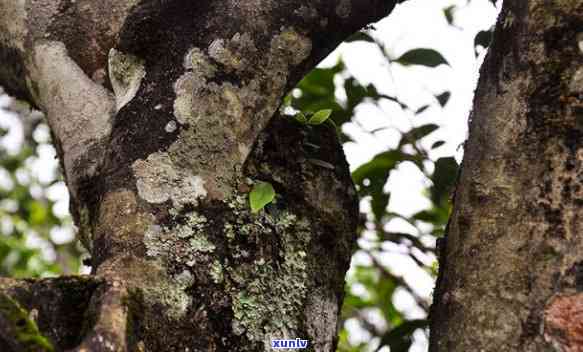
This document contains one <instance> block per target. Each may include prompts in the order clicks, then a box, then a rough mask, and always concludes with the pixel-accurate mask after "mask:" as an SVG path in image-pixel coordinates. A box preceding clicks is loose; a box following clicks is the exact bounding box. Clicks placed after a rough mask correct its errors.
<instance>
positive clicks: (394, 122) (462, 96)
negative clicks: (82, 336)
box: [0, 0, 497, 352]
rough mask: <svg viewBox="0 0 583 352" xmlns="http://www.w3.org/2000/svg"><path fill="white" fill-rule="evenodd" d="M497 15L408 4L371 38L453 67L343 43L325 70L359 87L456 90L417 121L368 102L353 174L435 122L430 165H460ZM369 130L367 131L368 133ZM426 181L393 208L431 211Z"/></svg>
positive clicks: (402, 179) (58, 192) (393, 187)
mask: <svg viewBox="0 0 583 352" xmlns="http://www.w3.org/2000/svg"><path fill="white" fill-rule="evenodd" d="M450 5H458V7H457V10H456V11H455V12H454V19H455V20H454V24H455V27H454V26H450V25H448V23H447V21H446V19H445V16H444V15H443V9H444V8H446V7H447V6H450ZM496 14H497V11H496V9H494V8H493V7H492V5H491V3H490V1H489V0H471V1H470V2H469V3H468V1H467V0H410V1H407V2H405V3H404V4H401V5H398V6H397V8H396V9H395V10H394V12H393V14H392V15H391V16H390V17H389V18H387V19H384V20H382V21H381V22H380V23H378V24H377V25H376V26H375V27H376V31H374V32H372V33H371V34H372V35H373V36H374V37H375V38H377V39H379V40H380V41H382V42H383V43H384V44H385V45H386V47H387V48H388V50H389V52H390V54H391V55H392V56H393V57H398V56H399V55H401V54H402V53H404V52H406V51H407V50H409V49H412V48H418V47H425V48H433V49H436V50H437V51H439V52H440V53H442V54H443V55H444V57H445V58H446V59H447V61H448V62H449V63H450V64H451V67H449V66H440V67H438V68H436V69H429V68H423V67H413V68H412V67H408V68H404V67H401V66H399V65H398V64H394V65H391V66H390V67H389V66H388V65H387V64H386V61H385V60H384V59H383V58H382V57H381V55H380V53H379V51H378V49H377V48H376V47H375V46H373V45H371V44H367V43H353V44H343V45H342V46H341V47H340V48H338V50H336V51H335V52H334V53H333V54H331V55H330V56H329V57H328V58H327V59H326V60H325V61H324V62H323V63H322V64H321V65H322V66H331V65H333V64H335V63H336V60H337V59H338V56H340V55H341V56H342V57H343V59H344V60H345V63H346V66H347V68H348V70H349V71H350V72H351V73H352V74H353V75H354V76H355V77H357V78H358V79H359V80H360V81H361V83H363V84H368V83H371V82H372V83H374V85H375V86H376V87H377V89H379V91H381V92H383V93H387V94H389V95H394V96H397V97H398V98H399V99H401V100H402V101H404V102H406V103H408V104H409V105H410V106H413V107H420V106H422V105H424V104H426V103H428V102H430V101H431V99H433V98H432V96H433V95H434V94H439V93H441V92H443V91H445V90H449V91H451V92H452V96H451V99H450V100H449V102H448V104H447V105H446V106H445V108H444V109H439V108H432V109H429V110H427V111H426V112H424V113H423V114H421V115H418V116H415V117H414V116H405V115H404V114H403V113H402V112H401V111H400V109H397V108H396V107H395V106H394V105H393V104H390V103H387V104H383V106H382V107H381V108H382V110H380V109H378V108H376V107H374V106H372V105H370V104H369V105H363V106H361V107H359V109H358V111H357V117H356V120H357V121H358V123H359V124H360V126H358V125H357V124H352V123H351V124H349V125H348V126H346V128H345V132H347V133H348V134H349V135H351V136H352V137H353V138H354V139H355V140H356V141H357V143H348V144H346V145H345V152H346V155H347V158H348V161H349V163H350V165H351V168H352V169H355V168H356V167H358V166H359V165H360V164H362V163H363V162H366V161H368V160H370V158H371V157H372V156H374V155H375V154H377V153H379V152H382V151H385V150H386V149H387V148H388V147H394V146H395V145H396V144H397V143H398V140H399V136H400V134H399V133H398V132H397V131H407V130H408V129H410V128H411V127H412V126H419V125H422V124H427V123H431V122H434V123H438V124H439V125H440V126H442V128H440V129H439V130H438V131H437V132H435V133H433V134H432V135H431V136H429V137H428V138H427V140H426V145H427V147H429V146H430V145H431V144H432V143H433V142H435V141H437V140H445V141H446V142H447V143H446V144H445V145H444V146H442V147H440V148H438V149H436V150H434V151H432V152H431V153H430V156H431V157H432V159H434V160H435V159H437V158H438V157H441V156H451V155H455V156H456V158H457V159H458V161H459V160H461V156H462V152H463V151H462V149H461V147H460V145H461V143H462V142H463V141H464V140H465V138H466V134H467V118H468V113H469V111H470V109H471V104H472V97H473V91H474V88H475V85H476V81H477V76H478V68H479V64H480V63H481V60H482V58H483V55H482V57H480V58H479V59H478V60H477V59H476V58H475V55H474V47H473V45H474V37H475V35H476V33H477V32H478V31H480V30H486V29H488V28H490V26H491V25H492V24H493V23H494V21H495V18H496ZM6 103H7V100H6V97H5V96H0V106H3V105H5V104H6ZM0 127H10V134H9V135H8V137H7V138H5V143H4V144H5V146H6V147H7V148H8V149H9V150H14V151H16V150H18V148H19V145H20V143H21V142H22V137H21V134H22V131H21V127H20V124H19V123H18V120H17V118H16V116H14V115H11V114H2V112H1V110H0ZM380 127H389V129H387V130H384V131H381V132H379V133H377V134H375V135H374V136H373V135H372V134H370V133H368V132H366V131H371V130H373V129H377V128H380ZM363 128H364V129H365V130H366V131H363ZM48 135H49V134H48V131H40V132H37V133H36V134H35V136H34V137H35V138H36V139H37V140H38V141H47V140H48ZM40 155H41V157H40V158H39V159H37V160H33V161H32V162H31V163H29V165H28V167H29V168H30V169H31V170H32V172H33V173H34V174H35V175H36V176H37V177H38V178H39V179H40V180H41V182H42V181H43V180H45V179H50V178H51V177H50V176H52V174H53V172H55V170H56V167H57V163H56V160H55V159H54V155H55V153H54V150H53V149H52V147H51V146H49V145H48V144H46V145H44V146H43V147H42V148H41V151H40ZM6 182H7V181H6V177H5V176H4V177H3V175H2V174H1V172H0V187H6V186H9V185H7V184H6ZM427 182H428V181H427V180H425V179H424V177H423V175H422V174H421V173H420V172H419V171H417V170H416V168H415V167H413V166H412V165H409V164H407V163H403V164H402V165H401V166H400V167H399V169H398V172H397V173H395V174H394V175H392V176H391V178H390V179H389V182H388V184H387V186H386V187H387V189H388V190H389V191H390V192H391V201H390V204H389V210H390V211H394V212H398V213H401V214H405V215H410V214H413V213H415V212H416V211H418V210H421V209H423V208H425V207H426V206H427V205H428V201H427V200H426V199H425V198H424V197H423V196H422V194H421V190H422V188H423V185H424V184H426V183H427ZM48 196H49V197H50V198H51V199H53V200H58V203H57V205H56V209H55V210H56V212H57V213H58V214H62V215H65V214H66V213H67V208H68V196H67V194H66V189H65V187H64V185H62V184H61V185H56V186H53V187H51V189H49V192H48ZM0 202H1V200H0ZM0 205H1V204H0ZM0 225H2V224H0ZM390 226H391V229H392V230H398V229H400V228H401V229H403V227H404V226H408V225H405V224H403V223H399V222H398V221H395V222H394V223H391V224H390ZM71 236H72V233H71V231H67V230H66V229H61V230H59V231H56V232H55V234H54V237H55V238H54V239H55V240H56V241H57V242H60V241H62V240H64V239H69V238H71ZM432 259H433V258H428V260H432ZM356 261H357V262H358V261H359V259H356ZM382 261H383V262H384V263H387V265H388V266H389V267H390V268H391V270H392V271H393V272H394V273H395V274H396V275H399V276H403V277H405V278H406V280H407V281H408V282H409V283H410V284H411V285H412V286H413V287H414V288H415V289H416V291H417V293H418V294H419V295H420V296H422V297H430V295H431V290H432V289H433V280H432V279H431V277H430V276H429V275H428V274H427V273H425V272H423V271H421V270H419V268H418V267H417V266H416V265H415V264H414V263H413V262H412V261H411V259H409V258H408V257H407V256H405V255H399V254H391V255H388V256H386V257H384V258H382ZM396 302H397V306H398V308H400V309H401V310H402V311H405V312H406V314H407V315H408V316H410V317H422V316H423V315H422V313H421V311H420V310H419V309H418V308H415V304H414V302H413V300H412V299H411V298H410V297H409V295H408V294H406V293H404V292H398V293H397V300H396ZM355 329H357V328H356V327H355ZM417 337H418V339H417V340H416V342H415V345H414V348H413V349H412V350H411V351H416V352H421V351H426V350H427V346H426V339H425V337H424V336H423V334H420V335H419V336H417ZM355 338H356V340H358V339H360V338H363V339H366V338H367V336H366V335H362V334H355Z"/></svg>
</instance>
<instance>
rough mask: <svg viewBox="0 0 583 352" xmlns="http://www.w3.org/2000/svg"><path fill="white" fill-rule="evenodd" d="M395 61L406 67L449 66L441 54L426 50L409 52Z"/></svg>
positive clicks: (420, 49) (419, 49)
mask: <svg viewBox="0 0 583 352" xmlns="http://www.w3.org/2000/svg"><path fill="white" fill-rule="evenodd" d="M394 61H395V62H398V63H400V64H401V65H404V66H409V65H422V66H428V67H437V66H439V65H441V64H444V65H449V63H448V62H447V60H445V58H444V57H443V56H442V55H441V54H440V53H439V52H437V51H435V50H433V49H426V48H418V49H413V50H409V51H407V52H406V53H404V54H403V55H401V56H400V57H399V58H398V59H396V60H394Z"/></svg>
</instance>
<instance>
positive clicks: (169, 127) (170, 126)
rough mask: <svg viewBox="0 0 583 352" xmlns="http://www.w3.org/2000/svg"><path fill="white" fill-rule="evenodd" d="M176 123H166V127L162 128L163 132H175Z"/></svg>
mask: <svg viewBox="0 0 583 352" xmlns="http://www.w3.org/2000/svg"><path fill="white" fill-rule="evenodd" d="M176 128H177V126H176V121H168V123H167V124H166V127H164V131H166V132H168V133H172V132H174V131H176Z"/></svg>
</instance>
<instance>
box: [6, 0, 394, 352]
mask: <svg viewBox="0 0 583 352" xmlns="http://www.w3.org/2000/svg"><path fill="white" fill-rule="evenodd" d="M393 6H394V1H377V0H325V1H324V0H322V1H308V0H289V1H275V0H257V1H238V0H215V1H210V0H206V1H195V2H193V1H185V0H170V1H150V0H125V1H113V0H111V1H99V2H96V1H89V0H77V1H68V0H42V1H14V0H0V57H1V58H4V59H5V60H4V62H3V63H2V65H3V67H2V69H0V84H2V85H3V86H5V88H6V89H7V91H8V92H9V93H12V94H13V95H15V96H17V97H20V98H25V99H28V100H31V101H32V102H33V103H34V104H35V105H36V106H37V107H39V108H41V109H42V110H43V111H44V112H45V113H46V115H47V119H48V122H49V125H50V127H51V131H52V134H53V137H54V143H55V145H56V147H57V150H58V153H59V157H60V160H61V165H62V169H63V172H64V175H65V178H66V181H67V185H68V187H69V191H70V194H71V199H72V203H71V210H72V213H73V216H74V218H75V221H76V223H77V225H78V226H79V228H80V239H81V241H82V242H83V244H84V245H85V246H86V247H87V248H88V249H89V251H90V253H91V255H92V265H93V275H92V276H89V277H71V278H59V279H52V280H50V279H49V280H36V281H35V280H24V281H18V280H8V279H4V280H0V287H1V288H2V292H4V293H5V294H7V295H8V296H6V295H5V296H2V297H4V298H7V297H8V298H7V299H6V300H5V302H8V303H6V304H0V308H2V307H4V308H6V309H5V312H0V326H3V324H6V325H7V326H10V324H11V323H10V320H14V321H13V323H14V324H13V325H12V326H14V329H5V330H3V331H0V350H2V351H11V350H12V351H15V352H16V351H21V350H26V349H30V350H35V349H38V348H43V347H42V346H41V345H42V343H43V342H42V341H41V342H39V340H37V339H34V338H33V339H30V338H27V337H30V336H31V334H34V329H33V328H31V327H30V326H33V325H34V324H32V323H33V321H36V323H37V325H38V327H39V329H40V333H41V334H44V335H45V336H46V337H48V338H49V340H50V342H52V343H53V345H54V346H55V348H56V349H57V350H68V349H75V350H78V351H267V350H270V349H271V339H295V338H301V339H306V340H308V343H309V348H310V349H311V350H314V351H333V350H334V349H335V345H336V327H337V319H338V314H339V307H340V305H341V302H342V296H343V286H344V274H345V272H346V270H347V269H348V264H349V260H350V255H351V250H352V246H353V244H354V234H355V227H356V221H357V216H358V212H357V199H356V193H355V191H354V188H353V185H352V183H351V180H350V176H349V172H348V168H347V165H346V162H345V160H344V156H343V154H342V151H341V147H340V145H339V143H338V141H337V139H336V132H335V131H334V129H333V128H331V127H326V126H320V127H315V128H310V129H307V128H305V127H303V126H300V125H298V124H295V123H293V122H291V121H289V120H287V119H285V118H284V117H281V116H279V115H278V113H277V111H278V107H279V105H280V102H281V99H282V97H283V96H284V95H285V94H286V92H287V91H288V90H289V89H290V88H291V87H293V86H294V85H295V83H297V81H298V80H299V79H300V78H301V77H302V75H304V74H305V73H306V72H307V71H308V70H310V69H311V68H312V67H313V66H314V65H315V64H316V63H317V62H318V61H319V60H320V59H321V58H322V57H324V56H325V55H326V54H328V53H329V52H330V51H331V50H332V49H333V48H334V47H335V46H336V45H338V43H339V42H340V41H341V40H342V39H343V38H345V37H346V36H348V35H349V34H351V33H353V32H354V31H356V30H358V29H359V28H361V27H362V26H364V25H366V24H367V23H369V22H371V21H374V20H378V19H380V18H381V17H383V16H385V15H386V14H387V13H388V12H389V11H390V10H391V9H392V7H393ZM314 144H317V145H318V146H319V148H313V147H312V146H313V145H314ZM307 146H310V147H307ZM314 160H315V161H317V162H314ZM330 166H332V167H330ZM260 181H262V182H269V183H271V184H272V185H273V186H274V188H275V191H276V193H277V196H276V198H275V200H274V202H272V203H271V204H269V205H268V206H267V207H266V208H265V209H263V210H261V211H260V212H258V213H252V212H251V211H250V208H249V205H248V194H249V192H250V190H251V189H252V188H253V185H254V184H255V183H257V182H260ZM10 297H11V298H10ZM0 303H1V302H0ZM22 309H24V310H22ZM9 311H11V312H12V313H10V312H9ZM22 311H30V312H33V313H34V314H31V318H30V319H28V320H27V319H24V322H27V323H26V324H24V325H23V324H21V323H22V319H21V318H22V316H23V315H22ZM19 312H20V313H19ZM31 324H32V325H31ZM21 325H22V326H24V327H23V328H22V329H24V330H22V329H21V330H19V329H20V328H19V326H21ZM26 326H28V328H26ZM25 328H26V329H28V330H26V329H25ZM19 331H20V332H22V333H19Z"/></svg>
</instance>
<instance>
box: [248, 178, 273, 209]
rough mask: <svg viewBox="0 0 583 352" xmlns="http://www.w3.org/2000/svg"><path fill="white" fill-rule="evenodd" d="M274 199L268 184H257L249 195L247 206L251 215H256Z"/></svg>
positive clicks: (271, 188) (270, 186) (271, 187)
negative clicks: (249, 207)
mask: <svg viewBox="0 0 583 352" xmlns="http://www.w3.org/2000/svg"><path fill="white" fill-rule="evenodd" d="M274 198H275V190H274V189H273V186H272V185H271V183H269V182H257V183H256V184H255V185H253V189H252V190H251V192H250V193H249V205H250V206H251V212H252V213H258V212H259V211H260V210H261V209H263V207H265V206H266V205H267V204H269V203H271V202H272V201H273V199H274Z"/></svg>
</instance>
